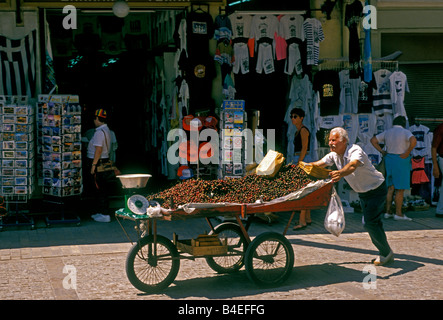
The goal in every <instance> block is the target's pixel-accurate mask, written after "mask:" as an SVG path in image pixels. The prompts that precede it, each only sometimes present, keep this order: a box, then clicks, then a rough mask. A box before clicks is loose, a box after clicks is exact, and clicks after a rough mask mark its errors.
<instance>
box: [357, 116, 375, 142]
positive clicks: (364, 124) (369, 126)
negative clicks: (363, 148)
mask: <svg viewBox="0 0 443 320" xmlns="http://www.w3.org/2000/svg"><path fill="white" fill-rule="evenodd" d="M375 125H376V117H375V114H374V113H361V114H358V134H357V136H358V139H359V140H360V141H362V142H363V143H364V144H366V143H368V142H369V141H370V139H371V138H372V137H373V136H374V133H375Z"/></svg>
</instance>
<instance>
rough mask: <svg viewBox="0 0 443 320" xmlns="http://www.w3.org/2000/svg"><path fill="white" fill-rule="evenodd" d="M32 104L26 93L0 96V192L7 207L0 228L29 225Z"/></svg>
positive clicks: (32, 170)
mask: <svg viewBox="0 0 443 320" xmlns="http://www.w3.org/2000/svg"><path fill="white" fill-rule="evenodd" d="M34 116H35V114H34V108H33V107H32V106H30V105H29V104H28V97H27V96H0V128H1V130H0V170H1V172H0V188H1V189H0V195H2V196H3V197H4V199H5V202H6V207H7V208H8V210H7V211H8V213H7V215H6V216H4V217H1V220H0V228H3V227H6V226H31V227H32V228H33V227H34V220H33V219H32V218H30V217H28V213H29V210H27V209H22V208H21V207H23V206H24V205H27V203H28V200H29V198H30V196H31V194H32V192H33V188H34V176H35V175H34V167H35V166H34V161H35V160H34V125H35V120H34Z"/></svg>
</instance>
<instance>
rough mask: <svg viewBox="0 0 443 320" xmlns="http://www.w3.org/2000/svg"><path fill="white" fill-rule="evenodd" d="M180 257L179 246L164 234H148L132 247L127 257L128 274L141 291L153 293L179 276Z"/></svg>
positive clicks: (132, 282)
mask: <svg viewBox="0 0 443 320" xmlns="http://www.w3.org/2000/svg"><path fill="white" fill-rule="evenodd" d="M179 268H180V259H179V254H178V252H177V248H176V247H175V246H174V244H173V243H172V242H171V241H170V240H169V239H168V238H165V237H163V236H160V235H157V239H156V243H155V244H154V236H152V235H151V236H147V237H144V238H142V239H140V241H139V242H138V243H136V244H134V246H133V247H132V248H131V250H130V251H129V253H128V256H127V258H126V275H127V277H128V279H129V281H130V282H131V284H132V285H133V286H134V287H135V288H137V289H138V290H140V291H143V292H147V293H151V292H156V291H159V290H161V289H164V288H166V287H167V286H169V285H170V284H171V283H172V282H173V281H174V279H175V277H176V276H177V273H178V270H179Z"/></svg>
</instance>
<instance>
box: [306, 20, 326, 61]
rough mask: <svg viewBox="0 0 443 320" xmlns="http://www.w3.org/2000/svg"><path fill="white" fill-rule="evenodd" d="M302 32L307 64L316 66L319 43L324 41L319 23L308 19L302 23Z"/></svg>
mask: <svg viewBox="0 0 443 320" xmlns="http://www.w3.org/2000/svg"><path fill="white" fill-rule="evenodd" d="M303 30H304V32H305V39H306V49H307V60H306V61H307V64H308V65H318V57H319V55H320V42H321V41H323V40H325V36H324V34H323V28H322V26H321V22H320V21H319V20H318V19H315V18H308V19H306V20H305V22H304V23H303Z"/></svg>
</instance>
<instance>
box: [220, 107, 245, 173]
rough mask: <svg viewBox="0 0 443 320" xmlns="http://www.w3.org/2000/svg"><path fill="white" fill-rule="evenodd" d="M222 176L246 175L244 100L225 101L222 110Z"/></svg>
mask: <svg viewBox="0 0 443 320" xmlns="http://www.w3.org/2000/svg"><path fill="white" fill-rule="evenodd" d="M221 112H222V113H221V117H220V119H221V125H220V128H221V129H222V134H221V135H220V139H221V141H220V149H221V150H220V151H221V152H220V156H221V158H222V161H221V167H220V169H221V170H220V174H221V176H222V177H236V178H239V177H242V176H244V174H245V165H244V163H245V161H244V159H245V150H244V145H245V140H244V139H245V137H244V136H243V130H244V129H245V128H246V113H245V101H244V100H224V101H223V104H222V110H221Z"/></svg>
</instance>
